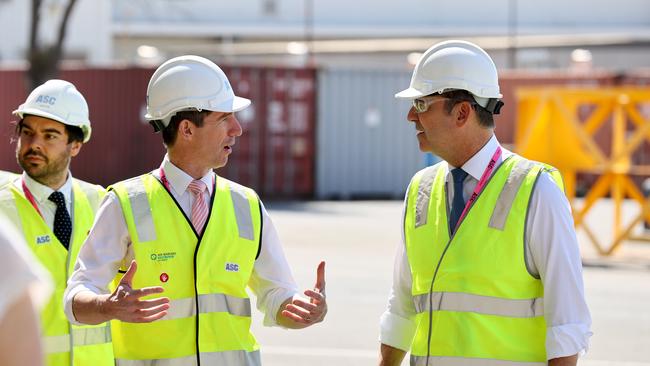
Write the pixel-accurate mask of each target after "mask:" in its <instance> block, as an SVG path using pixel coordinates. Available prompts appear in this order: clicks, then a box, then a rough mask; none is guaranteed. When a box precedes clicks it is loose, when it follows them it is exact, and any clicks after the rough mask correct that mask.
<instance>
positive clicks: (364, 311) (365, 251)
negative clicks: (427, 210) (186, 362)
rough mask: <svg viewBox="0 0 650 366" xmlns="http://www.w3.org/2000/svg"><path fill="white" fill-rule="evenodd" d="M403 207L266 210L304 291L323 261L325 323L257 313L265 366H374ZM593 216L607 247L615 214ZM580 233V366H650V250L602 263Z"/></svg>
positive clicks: (635, 245) (628, 251)
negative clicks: (300, 323)
mask: <svg viewBox="0 0 650 366" xmlns="http://www.w3.org/2000/svg"><path fill="white" fill-rule="evenodd" d="M401 205H402V203H401V202H399V201H368V202H363V201H354V202H304V203H269V204H267V208H268V209H269V212H270V214H271V217H272V218H273V220H274V223H275V225H276V227H277V229H278V231H279V232H280V236H281V238H282V239H283V243H284V250H285V254H286V256H287V258H288V260H289V263H290V264H291V266H292V268H293V273H294V276H295V278H296V280H297V282H298V284H299V285H300V286H301V287H303V288H307V287H311V286H313V284H314V281H315V278H316V266H317V264H318V262H319V261H320V260H325V261H326V262H327V267H326V278H327V295H328V304H329V313H328V316H327V319H326V321H325V322H324V323H322V324H319V325H317V326H315V327H312V328H308V329H304V330H298V331H296V330H284V329H279V328H268V327H263V326H262V325H261V323H262V319H261V315H260V313H259V312H256V313H255V315H254V320H253V321H254V324H255V325H254V327H253V332H254V333H255V334H256V336H257V338H258V341H259V343H260V344H261V345H262V360H263V364H264V365H265V366H280V365H289V364H292V365H314V366H318V365H340V366H344V365H376V364H377V353H378V351H377V350H378V345H379V344H378V341H377V337H378V331H379V327H378V322H379V316H380V315H381V314H382V312H383V311H384V309H385V306H386V301H387V297H388V293H389V290H390V286H391V276H392V262H393V254H394V250H395V246H396V245H397V243H398V241H399V236H400V220H401V215H402V213H401ZM628 211H629V210H628ZM594 212H595V215H593V217H592V216H590V217H589V219H588V222H590V223H591V224H592V225H593V226H594V228H595V229H597V230H596V231H597V232H598V233H599V237H601V238H603V241H605V238H609V236H610V235H611V232H607V230H608V229H607V227H608V226H610V225H611V224H610V223H611V222H612V220H611V214H610V213H611V212H612V210H611V207H610V206H608V204H603V205H601V206H599V207H597V208H596V211H594ZM627 215H628V216H629V215H631V213H628V214H627ZM628 216H626V217H628ZM601 232H602V234H601ZM578 233H579V241H580V245H581V252H582V254H583V258H584V264H585V266H584V278H585V290H586V296H587V301H588V303H589V306H590V309H591V312H592V318H593V327H592V330H593V332H594V335H593V337H592V338H591V348H590V350H589V352H588V353H587V355H586V356H584V357H583V358H582V359H581V361H580V362H579V364H580V365H586V366H610V365H611V366H614V365H621V366H650V346H649V345H650V311H649V310H648V307H649V306H650V243H641V242H630V243H625V245H623V246H622V247H621V250H620V251H619V252H617V253H616V255H615V256H613V257H611V258H603V257H600V256H598V255H597V253H596V252H595V251H594V250H593V246H592V245H591V244H590V243H589V242H588V241H587V239H586V236H585V235H584V234H583V233H581V232H580V231H579V232H578ZM403 364H404V365H406V364H407V362H406V361H405V362H404V363H403Z"/></svg>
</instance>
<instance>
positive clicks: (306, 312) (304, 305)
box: [282, 262, 327, 328]
mask: <svg viewBox="0 0 650 366" xmlns="http://www.w3.org/2000/svg"><path fill="white" fill-rule="evenodd" d="M304 294H305V295H306V296H307V297H308V298H309V302H307V301H304V300H302V299H299V298H294V299H293V300H292V301H290V302H289V303H288V304H287V305H286V306H285V307H284V310H282V315H283V316H285V317H287V318H289V319H291V320H293V321H294V322H296V323H299V324H301V328H305V327H308V326H310V325H313V324H316V323H320V322H322V321H323V319H325V315H326V314H327V300H326V299H325V262H320V264H319V265H318V269H317V270H316V285H314V289H313V290H306V291H305V292H304Z"/></svg>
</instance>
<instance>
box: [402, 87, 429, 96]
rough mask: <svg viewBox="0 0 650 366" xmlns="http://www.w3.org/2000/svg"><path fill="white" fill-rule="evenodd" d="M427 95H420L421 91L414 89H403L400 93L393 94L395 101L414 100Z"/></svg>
mask: <svg viewBox="0 0 650 366" xmlns="http://www.w3.org/2000/svg"><path fill="white" fill-rule="evenodd" d="M426 95H427V94H424V93H422V92H421V91H419V90H417V89H415V88H408V89H404V90H402V91H401V92H399V93H397V94H395V98H397V99H415V98H420V97H424V96H426Z"/></svg>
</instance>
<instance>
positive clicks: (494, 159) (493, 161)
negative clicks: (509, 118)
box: [454, 146, 501, 232]
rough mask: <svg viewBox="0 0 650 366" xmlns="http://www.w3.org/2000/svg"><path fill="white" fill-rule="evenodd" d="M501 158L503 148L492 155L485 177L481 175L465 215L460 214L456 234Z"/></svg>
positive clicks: (484, 173)
mask: <svg viewBox="0 0 650 366" xmlns="http://www.w3.org/2000/svg"><path fill="white" fill-rule="evenodd" d="M500 157H501V146H498V147H497V151H495V152H494V155H492V159H490V162H489V163H488V165H487V167H486V168H485V171H484V172H483V175H481V179H480V180H479V181H478V184H477V185H476V188H474V192H472V196H471V197H470V198H469V199H468V200H467V203H466V204H465V209H464V210H463V213H462V214H460V218H459V219H458V223H457V224H456V227H455V228H454V232H456V230H458V225H460V223H461V222H463V218H464V217H465V215H467V211H468V210H469V208H470V207H471V206H472V204H474V201H476V198H477V197H478V195H479V194H480V193H481V191H482V190H483V189H484V188H485V185H486V184H487V181H488V178H490V176H491V175H492V171H493V170H494V167H495V166H496V164H497V161H499V158H500ZM454 194H457V192H454ZM461 194H462V193H461Z"/></svg>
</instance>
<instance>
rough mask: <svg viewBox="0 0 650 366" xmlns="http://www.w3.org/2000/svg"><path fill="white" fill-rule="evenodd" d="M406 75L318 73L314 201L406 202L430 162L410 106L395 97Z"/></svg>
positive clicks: (406, 84) (327, 71)
mask: <svg viewBox="0 0 650 366" xmlns="http://www.w3.org/2000/svg"><path fill="white" fill-rule="evenodd" d="M409 81H410V72H408V71H386V70H381V71H361V70H358V69H357V70H342V69H326V70H320V71H319V73H318V118H317V120H318V124H317V134H316V136H317V154H316V198H319V199H357V198H358V199H364V198H398V199H399V198H403V197H404V192H405V191H406V187H407V185H408V183H409V180H410V178H411V177H412V176H413V174H414V173H415V172H417V171H418V170H420V169H422V168H423V167H424V166H425V164H426V162H427V160H428V161H430V160H431V159H427V158H426V156H425V154H423V153H421V152H420V151H419V149H418V144H417V139H416V136H415V126H414V125H413V124H412V123H409V122H408V121H407V120H406V114H407V112H408V109H409V103H408V102H406V101H402V100H397V99H395V98H394V95H395V93H396V92H398V91H400V90H402V89H404V88H406V87H407V86H408V85H409Z"/></svg>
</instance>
